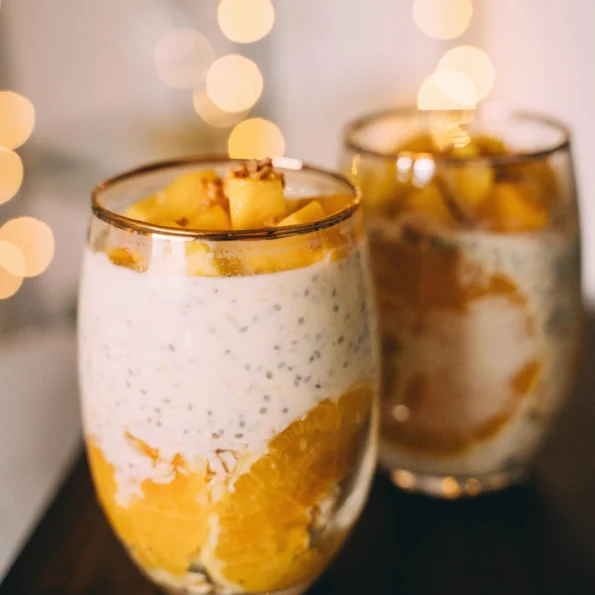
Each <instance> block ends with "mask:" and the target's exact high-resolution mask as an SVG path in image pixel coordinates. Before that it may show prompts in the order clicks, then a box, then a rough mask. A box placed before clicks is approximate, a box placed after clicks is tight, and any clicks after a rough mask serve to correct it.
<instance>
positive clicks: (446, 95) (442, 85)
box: [417, 70, 477, 110]
mask: <svg viewBox="0 0 595 595" xmlns="http://www.w3.org/2000/svg"><path fill="white" fill-rule="evenodd" d="M417 106H418V108H419V109H420V110H462V109H475V107H476V106H477V92H476V91H475V85H473V83H472V82H471V80H470V79H469V78H468V77H467V76H465V75H464V74H462V73H461V72H458V71H456V70H440V71H439V72H435V73H433V74H431V75H430V76H429V77H428V78H427V79H426V80H425V81H424V82H423V84H422V86H421V88H420V90H419V93H418V96H417Z"/></svg>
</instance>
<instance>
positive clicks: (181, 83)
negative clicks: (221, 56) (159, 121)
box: [153, 29, 215, 89]
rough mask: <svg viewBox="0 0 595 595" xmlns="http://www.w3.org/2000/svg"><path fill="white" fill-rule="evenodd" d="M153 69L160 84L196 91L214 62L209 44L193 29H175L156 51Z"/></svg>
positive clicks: (162, 40)
mask: <svg viewBox="0 0 595 595" xmlns="http://www.w3.org/2000/svg"><path fill="white" fill-rule="evenodd" d="M153 57H154V60H155V67H156V68H157V72H158V73H159V76H160V77H161V79H162V80H163V82H164V83H165V84H166V85H168V86H169V87H172V88H174V89H194V88H196V87H198V85H199V84H200V83H201V81H203V80H204V77H205V75H206V73H207V70H208V69H209V66H211V64H212V63H213V60H214V59H215V50H214V49H213V46H212V45H211V43H210V42H209V40H208V39H207V38H206V37H205V36H204V35H203V34H202V33H199V32H198V31H195V30H194V29H174V30H173V31H169V32H168V33H166V34H165V35H164V36H163V37H162V38H161V39H160V40H159V41H158V42H157V45H156V47H155V53H154V56H153Z"/></svg>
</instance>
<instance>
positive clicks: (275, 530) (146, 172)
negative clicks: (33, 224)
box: [79, 158, 379, 594]
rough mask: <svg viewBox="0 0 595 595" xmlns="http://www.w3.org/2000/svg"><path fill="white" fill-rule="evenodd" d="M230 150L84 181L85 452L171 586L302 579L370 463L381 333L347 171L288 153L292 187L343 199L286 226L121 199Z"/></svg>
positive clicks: (116, 516)
mask: <svg viewBox="0 0 595 595" xmlns="http://www.w3.org/2000/svg"><path fill="white" fill-rule="evenodd" d="M237 164H238V162H232V161H229V160H227V159H223V158H222V159H210V160H207V159H205V160H199V159H196V160H188V161H178V162H171V163H163V164H158V165H154V166H150V167H146V168H144V169H139V170H137V171H134V172H131V173H127V174H124V175H122V176H120V177H117V178H115V179H112V180H110V181H108V182H105V183H103V184H101V185H100V186H99V187H98V188H97V189H96V190H95V193H94V195H93V203H92V210H93V213H92V216H91V223H90V231H89V239H88V246H87V248H86V253H85V258H84V267H83V277H82V286H81V292H80V304H79V338H80V376H81V386H82V401H83V411H84V413H83V415H84V428H85V437H86V443H87V448H88V455H89V461H90V466H91V470H92V474H93V479H94V483H95V486H96V490H97V493H98V496H99V500H100V502H101V504H102V506H103V508H104V510H105V512H106V514H107V516H108V518H109V520H110V522H111V524H112V526H113V528H114V530H115V532H116V533H117V535H118V537H119V538H120V540H121V541H122V543H123V544H124V545H125V547H126V548H127V550H128V552H129V554H130V555H131V556H132V558H133V559H134V561H135V562H136V563H137V564H138V566H139V567H140V568H141V569H142V570H143V571H144V572H145V573H146V574H147V575H148V576H149V577H150V578H151V579H152V580H153V581H154V582H155V583H157V584H158V585H160V586H162V587H163V588H165V589H166V590H167V591H168V592H173V593H230V594H231V593H233V594H235V593H237V594H239V593H271V594H272V593H275V594H276V593H283V594H293V593H301V592H303V591H304V589H305V588H306V587H307V586H308V585H309V584H310V583H311V582H312V581H313V580H315V579H316V577H317V576H318V575H319V574H320V573H321V572H322V571H323V569H324V568H325V567H326V566H327V564H328V563H329V561H330V560H331V559H332V557H333V555H334V554H335V552H336V551H337V549H338V548H339V547H340V546H341V544H342V542H343V541H344V539H345V537H346V534H347V532H348V531H349V530H350V528H351V527H352V525H353V523H354V522H355V520H356V518H357V517H358V515H359V513H360V510H361V508H362V506H363V504H364V501H365V499H366V495H367V491H368V488H369V485H370V481H371V477H372V473H373V470H374V466H375V456H376V444H377V437H376V427H377V422H376V419H377V415H376V404H375V403H376V396H377V391H378V387H379V362H378V359H379V355H378V354H379V350H378V349H376V340H375V332H374V330H375V328H374V310H373V303H372V301H371V299H370V294H371V289H370V288H371V282H370V273H369V270H368V255H367V249H366V238H365V234H364V231H363V221H362V214H361V212H360V209H359V208H358V203H359V198H358V195H357V192H356V191H355V189H354V188H353V186H351V184H350V183H349V182H347V181H346V180H345V179H343V178H341V177H340V176H337V175H334V174H329V173H325V172H322V171H319V170H316V169H313V168H309V167H306V166H303V165H302V164H301V162H299V161H297V160H291V159H282V160H278V161H277V163H276V164H278V165H282V166H283V168H282V169H281V170H280V171H283V173H284V175H285V180H286V190H285V192H286V196H288V197H289V198H296V199H299V198H300V197H304V196H310V197H311V196H317V199H318V200H319V201H320V202H321V203H322V204H324V202H325V196H328V197H329V200H331V197H333V196H334V197H335V198H336V197H337V195H342V196H343V198H345V197H347V198H348V200H347V206H345V207H344V208H342V209H341V210H339V211H338V212H336V213H335V214H333V215H330V216H327V217H326V218H324V219H322V220H320V221H317V222H315V223H308V224H301V225H293V226H290V227H283V228H265V229H257V230H242V231H203V232H201V231H190V230H187V229H175V228H169V227H161V226H157V225H152V224H149V223H143V222H141V221H136V220H133V219H130V218H127V217H125V216H123V215H122V214H121V213H123V212H124V210H125V209H126V208H127V207H128V206H129V205H131V204H132V203H135V202H136V201H138V200H139V199H142V198H144V197H147V196H149V195H152V194H153V193H155V192H156V191H158V190H159V189H160V188H163V187H165V186H166V185H167V184H169V183H170V182H171V181H172V180H174V179H176V178H177V176H179V175H180V174H184V173H187V172H189V171H195V170H197V169H201V168H208V169H211V170H216V171H217V172H221V171H222V170H225V169H226V168H228V167H229V166H230V165H237ZM263 200H266V197H263Z"/></svg>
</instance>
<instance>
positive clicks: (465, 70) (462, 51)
mask: <svg viewBox="0 0 595 595" xmlns="http://www.w3.org/2000/svg"><path fill="white" fill-rule="evenodd" d="M442 70H444V71H458V72H461V73H462V74H464V75H465V76H466V77H467V78H468V79H469V80H470V81H471V82H472V83H473V85H474V87H475V91H476V94H477V100H478V101H481V100H482V99H484V98H485V97H487V95H488V93H489V92H490V91H491V89H492V87H493V85H494V80H495V78H496V70H495V69H494V65H493V64H492V61H491V60H490V57H489V56H488V55H487V54H486V53H485V52H484V51H483V50H480V49H479V48H476V47H473V46H472V45H462V46H459V47H456V48H453V49H452V50H449V51H448V52H446V54H444V56H443V57H442V59H441V60H440V62H439V63H438V72H440V71H442Z"/></svg>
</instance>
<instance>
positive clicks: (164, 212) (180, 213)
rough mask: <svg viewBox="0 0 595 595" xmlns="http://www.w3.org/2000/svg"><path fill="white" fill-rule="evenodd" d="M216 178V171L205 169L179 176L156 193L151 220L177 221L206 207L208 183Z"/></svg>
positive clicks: (208, 199)
mask: <svg viewBox="0 0 595 595" xmlns="http://www.w3.org/2000/svg"><path fill="white" fill-rule="evenodd" d="M218 179H219V176H218V175H217V173H216V172H214V171H212V170H207V169H205V170H200V171H194V172H191V173H188V174H184V175H183V176H180V177H179V178H177V179H176V180H174V181H173V182H172V183H171V184H170V185H169V186H167V188H165V189H164V190H162V191H161V192H159V193H158V194H157V203H156V204H155V206H154V208H153V210H152V212H151V222H152V223H158V222H159V221H160V220H161V221H164V220H168V219H170V220H173V221H179V220H180V219H183V218H189V217H191V216H192V215H193V214H194V213H196V212H197V211H199V210H201V209H204V208H206V207H207V206H209V204H210V198H209V184H210V183H211V182H216V181H217V180H218Z"/></svg>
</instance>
